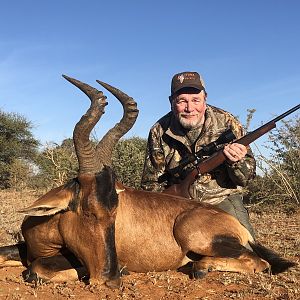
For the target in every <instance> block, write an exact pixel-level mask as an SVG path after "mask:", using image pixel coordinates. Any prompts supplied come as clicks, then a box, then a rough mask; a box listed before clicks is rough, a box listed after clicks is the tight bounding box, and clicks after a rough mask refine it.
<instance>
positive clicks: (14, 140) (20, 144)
mask: <svg viewBox="0 0 300 300" xmlns="http://www.w3.org/2000/svg"><path fill="white" fill-rule="evenodd" d="M32 127H33V126H32V124H31V122H29V121H28V120H26V118H25V117H23V116H21V115H19V114H16V113H5V112H3V111H1V110H0V188H8V187H11V185H12V182H18V176H17V175H18V173H17V172H15V174H14V180H13V181H11V176H12V173H13V168H14V167H15V166H16V165H18V166H21V164H22V168H23V169H24V168H25V169H26V167H28V168H29V167H30V163H31V162H33V161H34V160H35V157H36V154H37V148H38V146H39V142H38V140H36V139H35V138H34V137H33V134H32V132H31V130H32ZM17 160H18V162H16V161H17ZM22 174H23V175H24V172H22Z"/></svg>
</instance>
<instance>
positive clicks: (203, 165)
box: [163, 104, 300, 198]
mask: <svg viewBox="0 0 300 300" xmlns="http://www.w3.org/2000/svg"><path fill="white" fill-rule="evenodd" d="M299 108H300V104H298V105H296V106H295V107H293V108H291V109H290V110H288V111H286V112H285V113H283V114H282V115H280V116H278V117H276V118H274V119H273V120H271V121H269V122H268V123H266V124H265V125H262V126H260V127H259V128H257V129H255V130H254V131H251V132H249V133H248V134H246V135H244V136H243V137H241V138H239V139H236V140H231V139H232V136H230V137H228V140H231V141H233V142H234V143H239V144H242V145H244V146H248V145H249V144H250V143H252V142H254V141H255V140H257V139H258V138H260V137H261V136H262V135H264V134H266V133H267V132H269V131H270V130H272V129H274V128H275V127H276V122H278V121H279V120H281V119H283V118H285V117H286V116H288V115H289V114H291V113H293V112H294V111H296V110H298V109H299ZM225 136H226V135H225ZM217 141H218V140H217ZM221 141H222V140H221ZM225 141H226V137H225ZM210 145H212V146H214V145H215V146H216V147H217V146H218V145H217V143H215V142H213V143H210ZM223 148H224V146H221V147H219V149H218V150H217V151H215V152H214V153H213V154H211V155H210V156H209V157H208V158H204V159H202V158H201V157H200V158H199V156H197V153H196V154H195V155H192V157H189V158H188V159H187V160H185V161H184V162H183V164H182V165H179V167H177V168H176V172H178V170H180V169H182V168H183V166H185V165H187V164H188V163H191V162H195V167H194V168H193V169H192V171H191V172H190V173H188V175H187V176H186V177H185V178H184V179H182V180H181V181H180V182H179V183H174V184H173V185H171V186H170V187H168V188H166V189H165V190H164V191H163V193H166V194H170V195H176V196H181V197H185V198H191V196H190V193H189V187H190V185H191V184H192V183H193V182H194V181H195V179H196V178H197V176H199V175H200V174H204V173H208V172H210V171H212V170H214V169H215V168H216V167H218V166H219V165H221V164H222V163H224V162H225V161H226V159H227V157H226V156H225V154H224V152H223ZM200 151H201V150H200ZM173 173H175V172H173Z"/></svg>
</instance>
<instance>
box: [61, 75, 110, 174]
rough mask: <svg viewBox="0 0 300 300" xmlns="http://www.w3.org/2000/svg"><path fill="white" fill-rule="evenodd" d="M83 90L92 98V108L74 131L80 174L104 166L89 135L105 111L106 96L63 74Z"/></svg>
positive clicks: (94, 171) (96, 170) (92, 172)
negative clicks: (97, 156)
mask: <svg viewBox="0 0 300 300" xmlns="http://www.w3.org/2000/svg"><path fill="white" fill-rule="evenodd" d="M62 76H63V77H64V78H65V79H66V80H68V81H69V82H71V83H72V84H74V85H75V86H76V87H78V88H79V89H80V90H81V91H83V92H84V93H85V94H86V95H87V96H88V97H89V98H90V100H91V105H90V108H89V109H88V110H87V112H86V113H85V114H84V115H83V116H82V117H81V119H80V120H79V122H78V123H77V124H76V126H75V128H74V131H73V140H74V145H75V150H76V155H77V158H78V163H79V174H86V173H91V174H94V173H96V172H98V171H99V170H101V169H102V168H103V163H102V160H99V159H96V155H95V148H94V146H93V144H92V143H91V141H90V139H89V137H90V133H91V131H92V129H93V128H94V126H95V125H96V123H97V122H98V121H99V119H100V118H101V116H102V114H103V113H104V107H105V106H106V105H107V102H106V100H105V99H106V97H105V96H104V95H103V93H102V92H101V91H98V90H97V89H95V88H93V87H91V86H89V85H88V84H86V83H83V82H81V81H79V80H76V79H74V78H71V77H68V76H66V75H62Z"/></svg>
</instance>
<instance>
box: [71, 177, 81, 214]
mask: <svg viewBox="0 0 300 300" xmlns="http://www.w3.org/2000/svg"><path fill="white" fill-rule="evenodd" d="M73 187H74V190H75V191H74V196H73V199H72V200H71V201H70V202H69V206H68V207H69V209H70V210H71V211H76V209H77V207H78V205H79V192H80V184H79V181H78V178H74V179H73V180H72V181H71V182H70V183H69V186H68V188H70V189H72V188H73Z"/></svg>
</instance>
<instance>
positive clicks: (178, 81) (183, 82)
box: [171, 72, 205, 96]
mask: <svg viewBox="0 0 300 300" xmlns="http://www.w3.org/2000/svg"><path fill="white" fill-rule="evenodd" d="M189 87H191V88H195V89H197V90H199V91H202V90H204V91H205V84H204V81H203V79H202V77H201V76H200V75H199V73H197V72H181V73H178V74H175V75H174V76H173V78H172V83H171V96H173V95H174V94H175V93H177V92H178V91H179V90H181V89H183V88H189Z"/></svg>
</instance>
